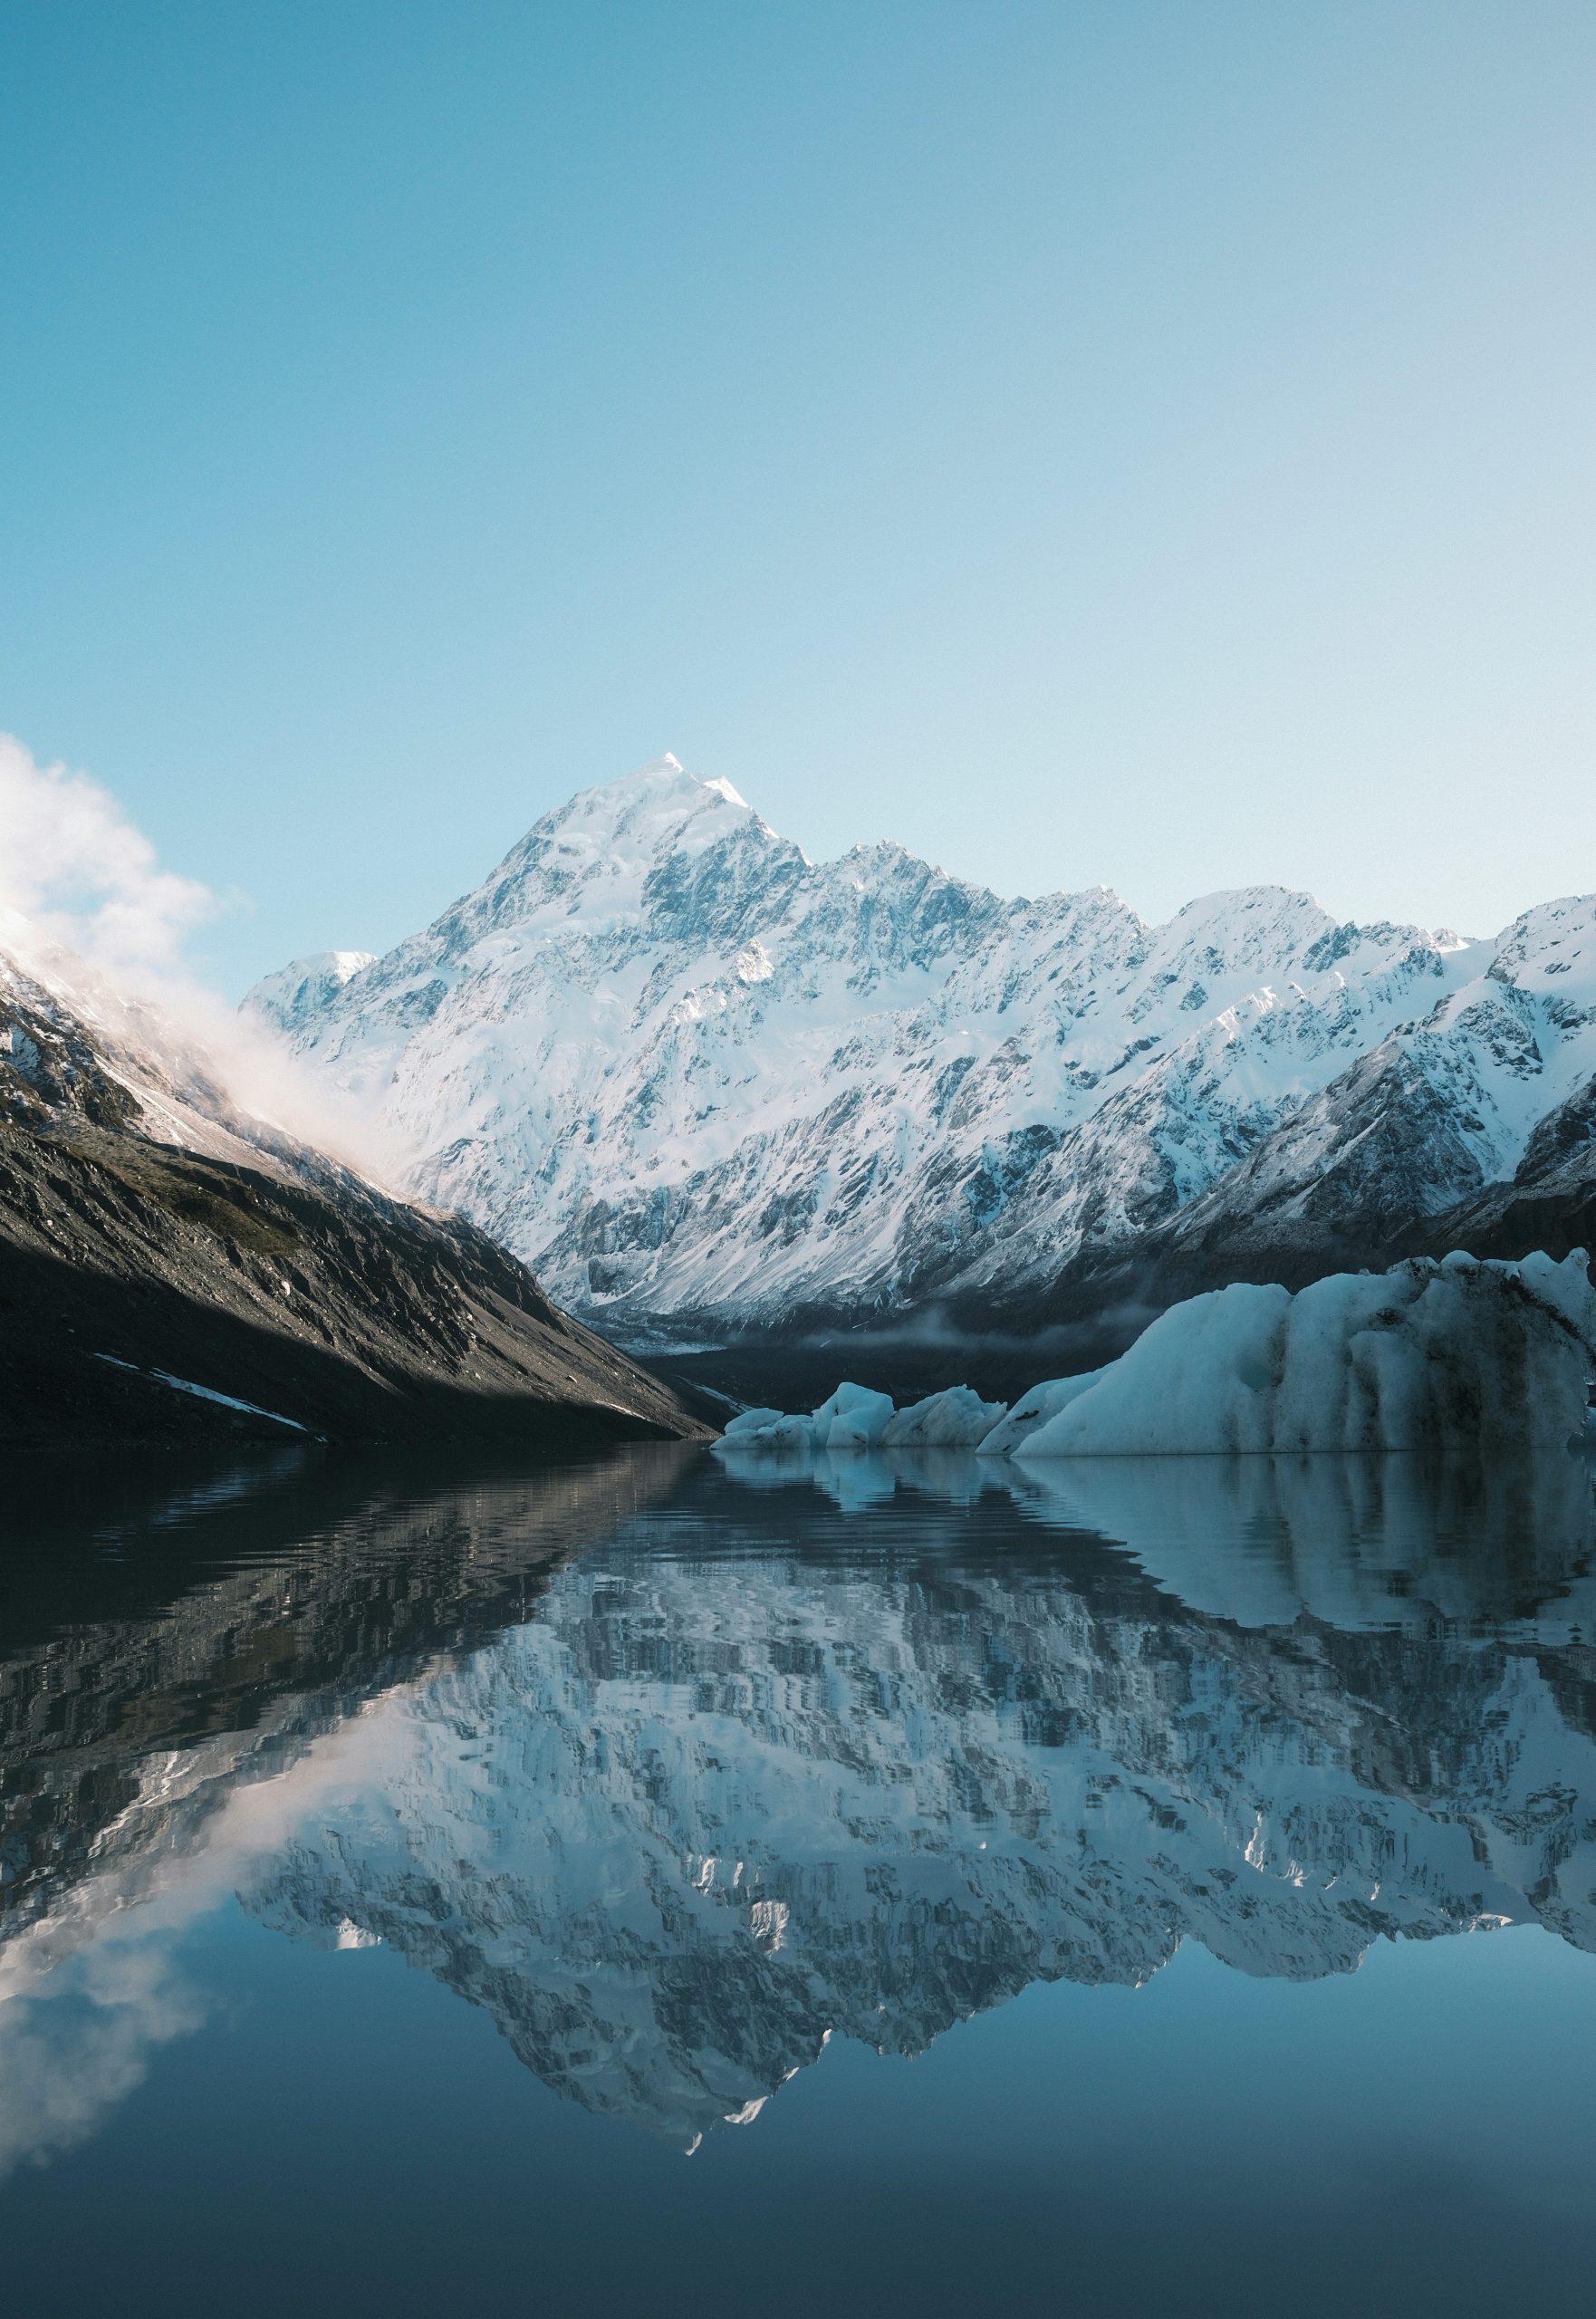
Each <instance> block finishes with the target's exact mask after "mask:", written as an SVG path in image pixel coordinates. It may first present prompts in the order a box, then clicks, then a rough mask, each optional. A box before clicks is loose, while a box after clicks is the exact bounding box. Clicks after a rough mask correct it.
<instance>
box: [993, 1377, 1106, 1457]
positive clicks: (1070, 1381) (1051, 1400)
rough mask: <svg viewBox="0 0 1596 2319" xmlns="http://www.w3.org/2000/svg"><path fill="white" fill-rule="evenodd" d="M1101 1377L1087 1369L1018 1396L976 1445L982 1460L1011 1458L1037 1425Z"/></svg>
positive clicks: (1044, 1422)
mask: <svg viewBox="0 0 1596 2319" xmlns="http://www.w3.org/2000/svg"><path fill="white" fill-rule="evenodd" d="M1102 1374H1103V1371H1101V1369H1089V1370H1087V1371H1086V1373H1085V1374H1084V1376H1081V1377H1053V1378H1050V1379H1049V1380H1048V1381H1047V1383H1046V1384H1044V1385H1033V1386H1032V1388H1031V1390H1030V1391H1029V1392H1028V1393H1022V1394H1021V1395H1020V1398H1019V1400H1017V1401H1016V1402H1015V1403H1014V1407H1013V1408H1012V1409H1011V1410H1010V1411H1009V1413H1008V1415H1007V1416H1006V1417H1005V1418H1000V1419H998V1421H997V1423H996V1424H995V1426H994V1427H993V1428H992V1430H991V1432H990V1433H987V1434H984V1435H983V1436H982V1438H981V1439H980V1440H979V1441H978V1442H977V1443H976V1448H977V1450H978V1452H979V1454H980V1455H981V1456H982V1457H983V1458H1012V1457H1013V1456H1014V1453H1015V1451H1016V1450H1017V1449H1018V1448H1019V1446H1020V1444H1021V1442H1022V1441H1026V1440H1028V1439H1030V1437H1031V1435H1032V1434H1034V1432H1035V1431H1036V1429H1037V1428H1038V1427H1039V1426H1043V1425H1045V1424H1046V1422H1047V1420H1048V1419H1049V1418H1050V1417H1056V1416H1057V1415H1058V1413H1059V1411H1060V1410H1062V1409H1068V1407H1069V1405H1070V1403H1071V1402H1072V1401H1073V1400H1078V1399H1079V1397H1080V1396H1081V1395H1082V1393H1084V1392H1085V1391H1086V1390H1087V1388H1088V1387H1089V1386H1091V1385H1095V1384H1096V1382H1097V1381H1098V1379H1099V1378H1100V1377H1101V1375H1102Z"/></svg>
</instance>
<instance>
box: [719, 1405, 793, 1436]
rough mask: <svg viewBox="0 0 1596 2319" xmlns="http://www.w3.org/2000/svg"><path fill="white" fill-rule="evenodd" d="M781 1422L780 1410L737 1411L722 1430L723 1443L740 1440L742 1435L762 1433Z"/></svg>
mask: <svg viewBox="0 0 1596 2319" xmlns="http://www.w3.org/2000/svg"><path fill="white" fill-rule="evenodd" d="M781 1420H782V1412H781V1410H738V1412H737V1414H736V1417H735V1418H733V1419H731V1420H730V1422H729V1423H728V1424H727V1425H726V1426H725V1427H723V1428H722V1430H721V1439H722V1440H723V1441H736V1440H740V1439H742V1437H743V1435H744V1434H753V1433H763V1432H764V1431H765V1430H766V1429H767V1428H768V1427H770V1426H773V1425H779V1424H780V1423H781Z"/></svg>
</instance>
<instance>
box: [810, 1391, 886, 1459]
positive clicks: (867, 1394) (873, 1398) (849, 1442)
mask: <svg viewBox="0 0 1596 2319" xmlns="http://www.w3.org/2000/svg"><path fill="white" fill-rule="evenodd" d="M891 1415H892V1396H891V1395H890V1393H874V1392H872V1391H871V1390H870V1387H869V1386H868V1385H839V1386H838V1388H837V1390H836V1391H835V1392H834V1393H833V1394H832V1397H831V1399H830V1400H825V1401H822V1403H821V1405H820V1407H819V1409H817V1410H816V1411H815V1413H814V1419H813V1423H814V1445H815V1448H817V1449H873V1448H875V1446H876V1444H877V1442H878V1441H880V1438H881V1436H882V1434H883V1433H884V1432H885V1430H886V1429H887V1424H888V1421H889V1419H890V1417H891Z"/></svg>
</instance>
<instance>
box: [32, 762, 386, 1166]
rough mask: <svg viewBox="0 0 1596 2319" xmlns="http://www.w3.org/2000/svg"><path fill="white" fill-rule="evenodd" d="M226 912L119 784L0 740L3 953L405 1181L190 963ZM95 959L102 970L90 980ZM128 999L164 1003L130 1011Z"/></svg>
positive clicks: (140, 1036)
mask: <svg viewBox="0 0 1596 2319" xmlns="http://www.w3.org/2000/svg"><path fill="white" fill-rule="evenodd" d="M224 907H226V905H225V904H224V903H223V901H222V900H220V898H219V897H218V896H217V895H216V893H214V892H213V891H212V890H211V889H210V888H209V887H208V886H207V885H204V884H202V883H201V882H200V880H198V879H196V878H186V877H183V876H180V875H179V874H178V871H174V870H168V869H166V868H164V867H163V866H162V863H161V861H160V858H159V854H158V853H157V852H156V849H155V847H154V846H153V845H152V844H151V842H150V841H149V838H148V837H146V835H145V834H144V832H143V831H142V830H140V829H139V828H138V827H137V826H136V825H135V824H134V823H132V822H131V821H130V820H129V818H128V816H127V814H126V813H124V812H123V810H122V808H121V806H120V804H119V803H117V801H116V799H115V798H114V797H113V796H112V795H111V792H110V791H109V790H108V789H105V788H102V787H101V784H99V783H98V782H97V781H93V780H91V779H90V777H89V776H88V775H87V774H82V773H73V772H72V771H70V770H69V769H68V768H67V767H66V766H65V765H40V764H38V763H37V762H36V760H35V759H34V756H33V755H32V753H31V752H30V751H29V750H28V749H27V748H26V747H25V746H24V745H23V743H22V742H20V741H18V740H16V739H14V737H13V736H11V735H9V734H0V953H9V954H10V955H11V956H12V957H14V959H15V960H16V961H17V962H18V963H19V964H20V965H21V966H22V967H24V969H25V970H26V971H28V972H29V973H31V974H33V975H34V976H35V977H37V979H38V980H40V981H41V982H43V983H45V984H47V985H48V986H51V987H52V988H53V989H54V990H56V991H57V992H58V993H59V994H60V995H61V996H62V997H64V998H65V999H66V1000H67V1001H68V1003H69V1004H70V1005H72V1007H73V1008H74V1011H76V1012H78V1013H80V1014H82V1015H83V1016H84V1017H85V1019H87V1020H88V1021H90V1022H91V1024H92V1025H98V1026H100V1027H101V1028H103V1029H108V1030H111V1031H116V1030H119V1029H120V1031H121V1032H122V1034H124V1035H125V1036H127V1037H128V1038H129V1039H130V1041H131V1043H132V1044H134V1045H135V1046H139V1047H141V1048H142V1049H144V1050H145V1051H146V1052H157V1051H159V1052H160V1053H161V1054H164V1056H165V1057H166V1059H167V1060H168V1062H170V1063H172V1064H173V1066H174V1070H175V1073H176V1076H177V1077H178V1078H181V1077H183V1076H184V1074H185V1065H184V1063H183V1060H182V1055H181V1053H180V1050H182V1049H184V1048H187V1050H188V1051H189V1060H195V1059H196V1058H194V1056H193V1054H192V1050H193V1049H195V1048H196V1047H197V1048H198V1049H199V1050H200V1051H201V1052H202V1055H203V1060H204V1063H205V1065H206V1068H207V1071H208V1072H209V1073H211V1074H212V1075H213V1076H214V1077H216V1079H217V1080H219V1081H220V1083H222V1084H223V1085H224V1086H225V1087H226V1089H227V1091H228V1092H229V1093H230V1095H231V1096H232V1098H233V1101H234V1102H236V1104H237V1105H238V1106H239V1107H240V1109H241V1110H243V1111H245V1112H248V1113H250V1114H252V1115H253V1116H254V1117H255V1118H256V1119H259V1120H264V1121H267V1122H269V1123H270V1124H271V1125H273V1126H274V1127H277V1128H281V1129H283V1130H285V1131H287V1132H288V1133H289V1134H290V1135H293V1136H295V1137H297V1138H298V1139H299V1140H301V1141H303V1142H305V1143H309V1144H313V1145H315V1146H317V1147H319V1148H320V1149H321V1150H324V1151H328V1152H332V1153H333V1154H335V1155H336V1156H338V1157H339V1158H341V1159H346V1160H348V1161H349V1162H350V1163H351V1165H352V1166H354V1167H356V1168H358V1169H361V1171H362V1172H363V1173H365V1174H367V1175H369V1176H371V1177H373V1178H375V1179H378V1180H379V1181H383V1182H387V1181H390V1180H394V1179H398V1178H399V1176H401V1175H402V1173H403V1171H404V1168H405V1165H406V1161H407V1155H406V1154H405V1153H404V1152H402V1151H399V1150H396V1148H395V1147H394V1145H393V1143H392V1140H391V1139H390V1138H388V1137H385V1136H382V1135H381V1134H380V1133H379V1132H378V1131H377V1130H376V1129H375V1128H374V1127H373V1126H372V1124H371V1123H370V1121H369V1120H368V1119H367V1118H365V1117H364V1115H363V1114H362V1113H361V1111H359V1110H358V1108H357V1107H355V1106H354V1105H353V1104H351V1103H350V1102H347V1101H344V1100H341V1099H340V1098H338V1097H337V1096H336V1095H333V1094H331V1093H330V1092H327V1091H326V1090H324V1089H322V1088H320V1087H317V1086H313V1085H312V1083H311V1082H310V1081H309V1079H308V1078H307V1077H306V1075H305V1074H304V1073H303V1072H302V1071H301V1069H300V1068H299V1066H298V1065H297V1063H295V1062H294V1061H293V1058H292V1057H291V1056H290V1055H289V1054H287V1052H286V1051H285V1049H284V1047H283V1046H282V1045H281V1044H280V1043H279V1042H278V1041H277V1040H276V1039H275V1038H274V1036H273V1035H272V1034H270V1033H269V1032H268V1031H267V1030H266V1029H265V1028H264V1026H263V1025H258V1024H255V1023H254V1022H250V1021H245V1020H244V1019H242V1018H241V1017H240V1016H239V1015H237V1013H236V1011H235V1009H234V1008H233V1007H232V1006H229V1004H228V1003H227V1001H226V999H225V998H223V997H222V996H220V994H219V993H218V992H216V991H215V990H213V989H210V988H208V987H207V986H206V984H205V983H204V982H202V981H201V980H200V979H199V977H197V975H196V974H195V972H194V971H193V969H192V967H190V965H189V963H188V961H187V958H186V957H185V955H184V946H185V943H186V942H187V938H188V937H189V935H190V934H191V933H192V932H193V931H194V929H196V928H197V927H198V926H201V925H203V924H204V923H205V921H206V920H207V919H211V918H214V917H216V915H217V913H218V912H219V911H220V910H221V909H223V908H224ZM85 960H86V961H87V962H88V965H89V967H91V968H92V969H93V972H92V973H89V974H85V973H84V971H83V967H82V962H83V961H85ZM130 995H131V996H133V997H134V998H135V999H136V1000H138V999H153V1000H155V1001H156V1002H157V1005H158V1006H159V1010H160V1011H159V1016H157V1015H152V1014H151V1012H150V1011H149V1008H148V1007H142V1008H139V1010H138V1011H137V1013H136V1015H133V1016H129V1015H127V1014H126V1011H125V1007H124V1005H123V1002H124V1001H125V999H126V998H127V997H128V996H130Z"/></svg>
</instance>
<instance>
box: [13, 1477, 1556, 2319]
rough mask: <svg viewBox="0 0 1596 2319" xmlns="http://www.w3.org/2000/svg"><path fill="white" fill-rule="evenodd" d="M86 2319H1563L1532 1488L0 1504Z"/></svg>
mask: <svg viewBox="0 0 1596 2319" xmlns="http://www.w3.org/2000/svg"><path fill="white" fill-rule="evenodd" d="M0 1521H3V1522H4V1525H5V1535H4V1549H3V1553H0V1753H3V1760H4V1788H3V1794H0V1808H3V1815H4V1816H3V1823H0V1862H3V1866H4V1881H3V1883H0V2247H3V2248H4V2276H5V2288H6V2295H7V2299H8V2304H9V2307H11V2308H12V2309H14V2310H15V2311H17V2312H19V2313H21V2312H28V2313H33V2314H40V2315H41V2319H77V2314H101V2313H109V2312H117V2313H121V2314H127V2313H132V2314H146V2313H148V2314H162V2319H172V2314H178V2319H184V2314H188V2313H190V2312H198V2311H202V2310H215V2311H218V2312H223V2311H225V2312H226V2313H228V2314H255V2313H260V2314H272V2319H281V2314H284V2312H293V2313H298V2314H312V2319H321V2314H329V2319H331V2315H332V2314H338V2319H366V2314H411V2313H414V2314H422V2313H426V2314H437V2313H440V2312H444V2313H449V2312H455V2311H459V2312H463V2313H467V2314H473V2319H496V2314H551V2315H552V2319H556V2315H559V2314H590V2313H591V2314H606V2319H611V2315H612V2314H634V2313H635V2314H651V2315H652V2314H659V2319H670V2314H678V2313H679V2314H687V2313H691V2314H694V2315H695V2319H701V2314H705V2313H706V2312H712V2311H718V2310H735V2311H748V2312H752V2313H756V2314H759V2315H760V2319H776V2315H777V2314H789V2313H792V2314H796V2313H803V2314H816V2313H819V2314H822V2319H850V2315H851V2314H865V2313H870V2314H897V2313H899V2312H904V2313H909V2312H912V2313H915V2314H932V2315H933V2319H934V2314H943V2313H948V2314H951V2313H962V2314H968V2313H985V2312H1002V2313H1004V2314H1009V2319H1013V2314H1033V2313H1035V2314H1043V2313H1045V2314H1074V2313H1079V2314H1082V2319H1087V2314H1090V2319H1103V2314H1137V2319H1141V2315H1142V2314H1153V2313H1162V2314H1178V2315H1180V2319H1184V2315H1185V2314H1209V2313H1212V2314H1216V2315H1217V2314H1226V2319H1246V2314H1271V2319H1274V2314H1278V2313H1280V2312H1282V2311H1287V2312H1291V2313H1293V2314H1302V2313H1306V2314H1321V2313H1323V2314H1330V2313H1335V2314H1346V2313H1348V2312H1357V2313H1359V2314H1377V2319H1379V2315H1380V2314H1416V2313H1419V2312H1424V2311H1431V2310H1445V2311H1446V2312H1447V2314H1449V2319H1459V2314H1473V2313H1480V2314H1484V2313H1487V2312H1489V2313H1491V2314H1501V2313H1503V2312H1505V2311H1516V2310H1533V2311H1534V2312H1536V2313H1537V2314H1542V2315H1543V2319H1544V2315H1545V2314H1565V2313H1566V2314H1574V2313H1576V2312H1577V2313H1580V2314H1583V2313H1585V2312H1587V2311H1588V2310H1589V2309H1590V2308H1591V2297H1592V2294H1593V2292H1596V2289H1593V2286H1592V2282H1593V2280H1596V1531H1593V1524H1592V1496H1591V1474H1590V1471H1589V1469H1588V1468H1587V1467H1585V1466H1584V1465H1582V1463H1581V1462H1579V1461H1578V1460H1576V1459H1574V1458H1559V1459H1553V1460H1550V1461H1546V1462H1544V1463H1542V1464H1537V1465H1530V1466H1525V1467H1514V1468H1510V1469H1507V1468H1502V1467H1497V1468H1495V1469H1492V1470H1490V1471H1487V1472H1480V1471H1478V1470H1475V1469H1462V1468H1454V1467H1428V1466H1426V1465H1425V1464H1424V1463H1423V1462H1422V1461H1420V1460H1418V1459H1414V1458H1388V1459H1385V1460H1379V1461H1370V1463H1368V1464H1360V1463H1356V1462H1351V1461H1344V1460H1340V1459H1332V1458H1321V1459H1313V1460H1304V1461H1296V1462H1293V1463H1290V1464H1286V1463H1284V1462H1277V1461H1273V1460H1269V1459H1253V1460H1245V1461H1227V1460H1224V1459H1213V1460H1187V1461H1166V1462H1164V1463H1162V1464H1156V1463H1151V1462H1149V1463H1147V1464H1141V1463H1138V1462H1135V1461H1128V1460H1125V1461H1120V1460H1101V1461H1097V1462H1096V1463H1095V1465H1093V1466H1091V1467H1087V1466H1084V1465H1082V1466H1079V1467H1075V1468H1073V1469H1072V1470H1070V1471H1068V1472H1065V1471H1063V1470H1060V1471H1058V1472H1056V1473H1054V1474H1051V1475H1049V1476H1047V1477H1045V1480H1044V1479H1043V1478H1040V1477H1039V1476H1038V1474H1037V1472H1036V1470H1035V1469H1033V1472H1032V1473H1031V1474H1030V1475H1029V1476H1026V1475H1023V1474H1021V1473H1018V1472H1016V1471H1015V1470H1014V1469H1012V1468H1009V1467H1002V1466H996V1467H995V1466H993V1465H992V1464H991V1463H990V1462H989V1461H982V1460H979V1459H976V1458H971V1457H967V1456H954V1455H944V1456H941V1457H935V1456H922V1457H920V1458H913V1459H911V1458H903V1459H901V1460H897V1461H889V1460H884V1459H880V1458H861V1459H854V1460H851V1461H838V1462H837V1463H835V1464H831V1463H828V1462H827V1461H826V1460H824V1459H822V1460H820V1461H819V1462H818V1463H804V1464H803V1465H796V1466H771V1465H769V1464H763V1463H756V1462H753V1461H748V1462H738V1463H734V1464H732V1465H730V1466H727V1467H723V1466H722V1465H721V1464H719V1463H718V1462H717V1461H716V1458H713V1457H712V1456H710V1455H709V1454H707V1453H706V1452H704V1451H701V1450H697V1449H682V1448H641V1449H636V1450H631V1451H626V1452H620V1453H616V1454H613V1455H611V1456H608V1457H605V1458H598V1459H595V1460H591V1461H589V1462H584V1463H577V1464H572V1465H567V1466H562V1467H542V1468H539V1469H537V1470H534V1471H514V1470H509V1469H505V1468H502V1467H499V1468H493V1469H479V1470H476V1471H464V1472H463V1471H461V1470H460V1469H458V1468H454V1469H445V1468H437V1467H432V1468H428V1467H421V1466H417V1465H411V1466H402V1465H396V1464H395V1463H394V1461H392V1460H391V1459H390V1460H388V1461H385V1462H384V1461H367V1460H363V1459H350V1458H342V1459H331V1458H326V1457H324V1456H318V1455H317V1454H314V1453H310V1452H301V1451H293V1452H284V1453H283V1454H282V1455H281V1456H267V1457H263V1458H255V1459H254V1460H251V1461H246V1462H244V1463H240V1464H236V1465H215V1466H208V1467H202V1468H193V1469H187V1468H185V1469H181V1470H179V1471H174V1470H172V1469H170V1468H169V1467H168V1468H166V1469H161V1468H149V1469H140V1468H139V1467H137V1466H131V1467H121V1468H119V1469H116V1470H112V1471H108V1472H105V1473H101V1472H98V1471H96V1470H95V1469H94V1468H93V1467H83V1466H82V1465H78V1466H75V1467H72V1469H71V1470H70V1471H67V1472H59V1473H58V1472H56V1471H55V1470H54V1469H53V1468H51V1467H44V1466H36V1467H20V1468H14V1470H13V1472H12V1474H11V1475H10V1476H9V1477H8V1478H7V1510H6V1512H5V1515H4V1516H0Z"/></svg>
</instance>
